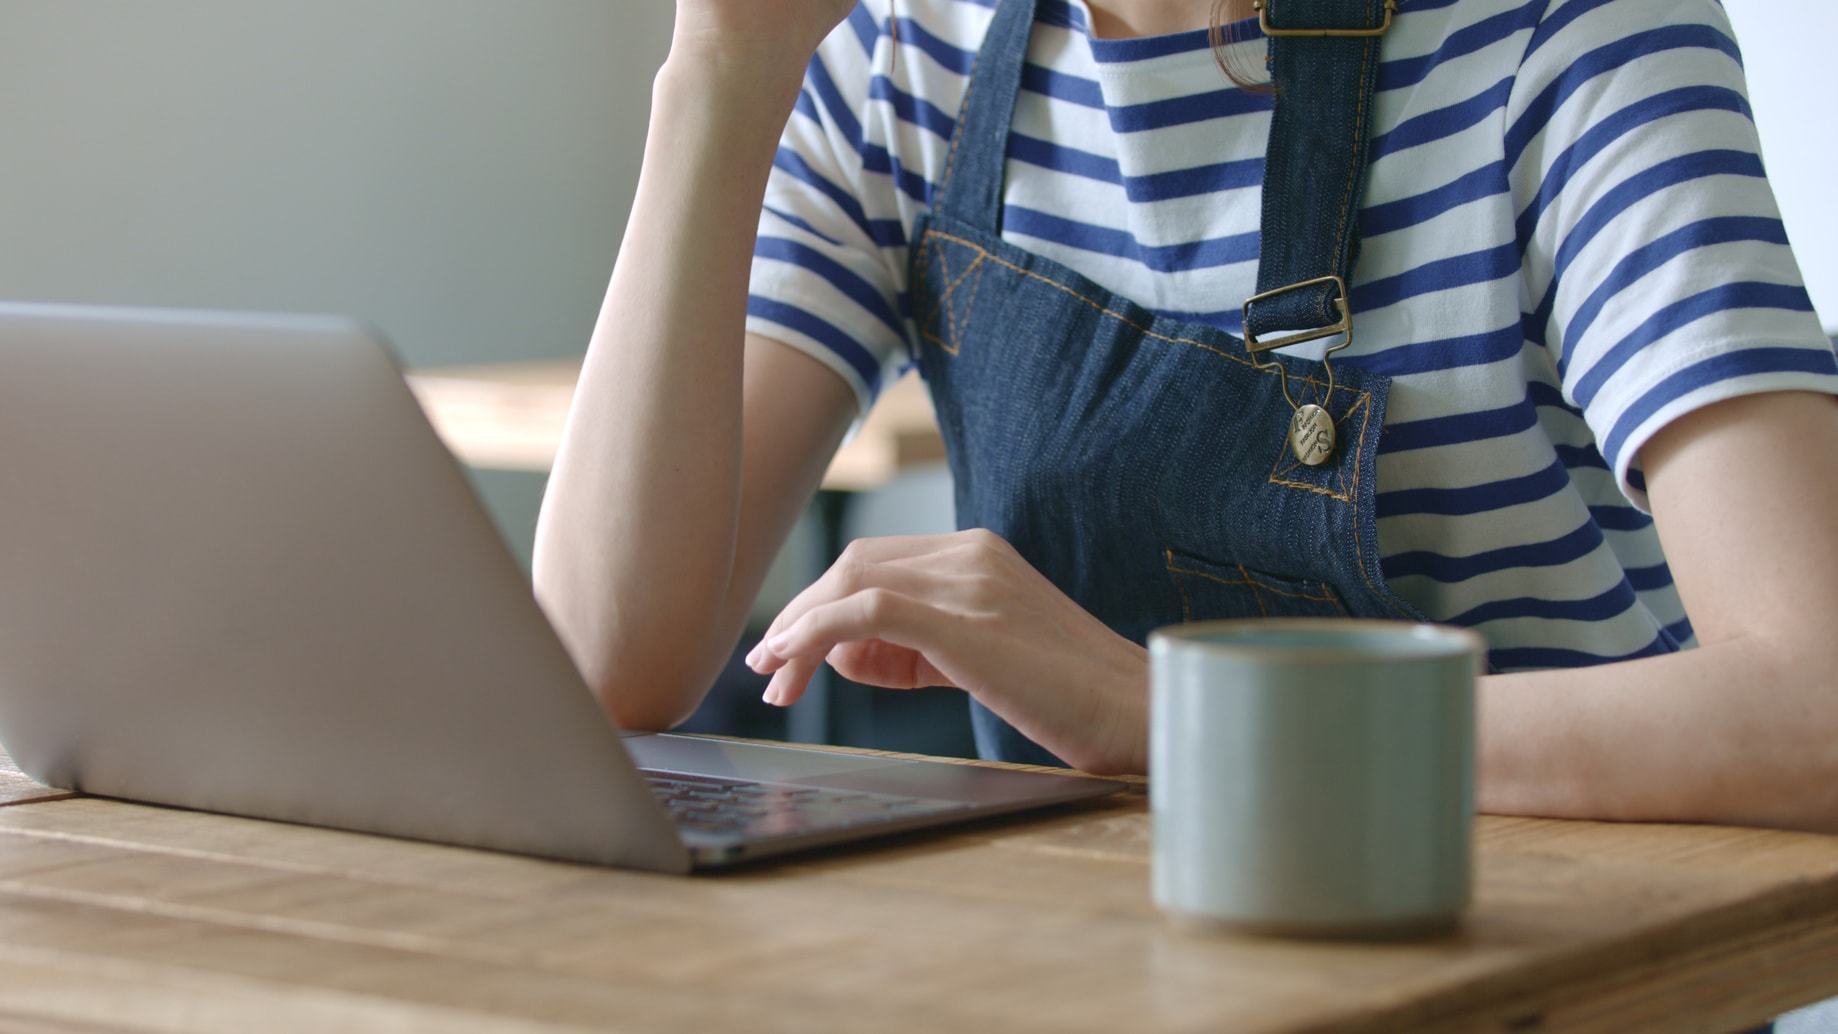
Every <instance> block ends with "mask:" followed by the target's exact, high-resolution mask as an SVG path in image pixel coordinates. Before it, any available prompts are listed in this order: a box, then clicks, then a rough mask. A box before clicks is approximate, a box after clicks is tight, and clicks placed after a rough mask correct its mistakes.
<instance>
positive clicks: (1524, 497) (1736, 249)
mask: <svg viewBox="0 0 1838 1034" xmlns="http://www.w3.org/2000/svg"><path fill="white" fill-rule="evenodd" d="M871 2H872V3H873V10H872V11H871V10H869V9H868V8H865V7H861V8H857V10H856V11H855V13H854V14H853V15H852V16H851V17H850V18H849V19H848V21H847V22H845V23H844V24H843V25H842V26H841V27H840V28H839V29H838V30H837V31H836V33H835V34H834V35H832V36H831V37H830V39H829V40H828V41H826V42H825V43H824V45H823V47H822V48H821V49H820V50H819V52H818V54H817V57H816V59H815V60H814V61H813V62H812V63H811V66H810V70H809V74H808V76H807V78H806V82H805V87H804V91H803V94H802V96H801V97H800V98H799V102H798V106H797V110H796V112H795V113H794V114H793V116H792V118H791V122H790V124H789V125H788V126H787V127H786V131H785V135H784V140H783V144H782V146H781V149H780V151H779V154H778V157H777V160H776V164H775V168H774V170H773V176H772V180H771V183H770V186H769V188H768V193H767V198H766V205H765V211H764V213H763V214H762V217H761V222H760V236H759V244H758V250H757V255H756V260H755V263H754V273H753V283H752V297H751V302H750V307H749V313H750V316H749V321H748V325H749V329H750V330H751V331H753V332H754V333H757V334H761V335H764V336H766V337H770V338H774V339H777V340H780V341H783V342H785V343H787V344H790V345H792V346H793V347H797V348H800V349H802V350H805V351H807V352H809V353H810V354H812V355H814V356H816V357H817V358H818V359H820V360H821V361H823V362H825V363H827V364H829V365H830V366H831V368H833V369H834V370H836V372H837V373H838V374H839V375H840V376H842V377H843V378H844V379H846V380H847V381H848V382H849V383H850V384H851V385H853V386H854V388H855V389H856V391H857V393H858V394H859V396H860V397H861V399H862V402H863V404H864V405H866V404H868V403H869V402H870V401H872V398H873V395H874V392H875V390H876V388H877V387H878V385H879V384H880V383H881V382H882V380H883V378H884V377H885V376H887V375H890V374H891V373H893V372H895V371H897V370H899V369H900V368H902V367H903V366H904V365H905V364H906V363H907V362H908V361H909V360H910V357H911V355H912V352H911V349H912V348H914V347H915V341H916V335H915V333H914V328H913V326H912V323H911V319H910V313H909V306H908V304H907V299H906V294H905V286H906V285H905V282H904V280H905V273H904V271H905V266H906V230H905V228H906V227H909V226H911V225H912V223H913V220H914V218H915V217H916V216H917V214H918V213H919V212H920V211H922V210H924V208H925V207H926V206H927V205H928V204H929V202H930V198H931V192H932V189H933V185H934V184H935V182H936V179H937V177H938V176H939V174H940V172H941V171H942V169H943V165H944V159H945V152H946V149H947V146H948V144H949V140H950V134H951V129H952V125H953V121H954V117H955V112H956V110H957V108H958V104H959V101H960V100H961V98H962V95H963V90H964V86H965V82H966V75H967V74H968V72H969V69H970V65H971V61H972V60H973V58H974V56H975V53H976V49H977V47H978V46H979V45H980V43H981V41H982V36H983V33H984V31H985V29H986V27H987V25H988V22H989V19H990V15H991V8H992V6H993V3H994V0H902V2H901V4H900V5H899V10H900V13H901V15H902V20H901V23H900V25H899V42H898V46H899V50H900V54H899V61H898V66H897V68H893V69H892V71H891V74H890V65H891V59H892V53H893V49H894V46H895V44H894V42H893V40H892V39H891V38H890V37H889V36H888V35H887V33H886V31H885V28H886V26H885V17H886V8H885V5H884V3H882V2H881V0H871ZM1088 24H1089V13H1088V11H1087V10H1086V9H1085V7H1084V5H1083V3H1082V2H1081V0H1070V2H1067V0H1042V2H1041V24H1040V25H1039V26H1037V28H1036V31H1035V35H1034V40H1033V45H1032V50H1031V52H1030V54H1029V65H1028V67H1027V69H1026V72H1025V76H1024V89H1023V93H1022V95H1021V99H1020V101H1019V104H1018V107H1017V110H1016V113H1015V120H1014V126H1013V133H1012V136H1011V138H1010V140H1009V145H1008V153H1009V164H1008V186H1007V195H1006V198H1005V208H1004V215H1003V236H1004V237H1005V238H1007V239H1009V240H1011V241H1014V242H1015V243H1017V244H1019V245H1021V246H1023V247H1025V248H1028V249H1029V250H1031V251H1035V252H1038V253H1040V254H1043V255H1045V256H1048V257H1050V258H1052V259H1055V260H1057V261H1059V262H1061V263H1063V264H1065V265H1067V266H1069V267H1071V268H1073V269H1075V270H1078V271H1079V272H1081V273H1083V274H1085V275H1086V276H1088V277H1090V278H1092V279H1093V280H1096V281H1098V282H1099V283H1101V284H1103V285H1105V286H1106V287H1107V288H1109V289H1111V290H1113V291H1115V292H1117V293H1119V294H1122V295H1125V296H1127V297H1130V298H1133V299H1134V300H1136V301H1137V302H1139V303H1141V304H1143V305H1144V306H1146V307H1148V308H1150V309H1153V310H1155V311H1157V312H1159V313H1164V314H1168V315H1171V316H1175V317H1178V318H1181V319H1188V320H1195V321H1200V322H1206V323H1210V324H1213V325H1215V326H1218V327H1221V328H1223V329H1225V330H1227V331H1229V332H1232V333H1236V332H1237V330H1238V325H1237V324H1238V307H1239V303H1240V302H1241V301H1242V299H1243V298H1244V297H1245V296H1246V295H1247V294H1249V293H1250V292H1251V291H1252V285H1253V284H1254V282H1255V279H1256V264H1257V254H1258V218H1259V194H1260V187H1261V180H1262V172H1263V170H1262V149H1263V142H1264V139H1265V137H1266V136H1267V133H1268V127H1269V115H1270V105H1271V101H1270V98H1269V96H1268V95H1267V94H1263V93H1258V92H1255V91H1246V90H1243V89H1239V88H1237V87H1236V86H1234V85H1233V84H1231V83H1230V82H1229V81H1227V80H1225V79H1224V78H1223V77H1222V76H1221V75H1220V72H1219V70H1218V67H1217V66H1216V65H1215V63H1214V57H1213V54H1212V53H1211V51H1210V49H1209V48H1208V45H1207V37H1206V33H1205V32H1204V31H1198V32H1190V33H1183V34H1179V35H1174V36H1167V37H1157V38H1152V39H1141V40H1101V39H1092V38H1091V37H1090V34H1089V32H1088V30H1087V25H1088ZM1232 29H1233V34H1234V36H1235V37H1236V38H1237V39H1238V40H1239V42H1237V43H1235V44H1233V46H1234V47H1235V48H1242V50H1241V52H1240V53H1236V54H1233V55H1232V60H1233V63H1234V65H1235V66H1236V67H1242V68H1247V69H1256V68H1259V67H1261V62H1262V53H1263V46H1264V44H1263V41H1262V40H1261V39H1258V38H1257V32H1256V26H1255V24H1254V23H1240V24H1238V25H1235V26H1233V27H1232ZM1379 90H1380V93H1379V97H1378V102H1377V103H1378V109H1377V113H1376V118H1375V121H1374V132H1375V136H1374V139H1373V144H1372V147H1373V163H1372V167H1371V173H1370V184H1369V187H1368V190H1367V197H1366V203H1365V208H1364V211H1363V212H1362V214H1361V226H1362V232H1363V234H1364V244H1363V250H1362V252H1361V255H1360V259H1359V263H1358V267H1357V269H1356V270H1355V282H1354V285H1353V287H1352V293H1353V307H1354V311H1355V327H1356V331H1357V338H1356V340H1355V343H1354V345H1353V347H1352V349H1350V350H1349V351H1348V352H1345V353H1342V356H1343V357H1344V361H1346V362H1350V363H1357V364H1360V365H1363V366H1365V367H1367V368H1369V369H1372V370H1374V371H1377V372H1381V373H1384V374H1387V375H1389V376H1391V377H1393V378H1395V381H1394V385H1393V388H1392V400H1391V404H1390V412H1389V414H1388V417H1387V421H1386V428H1385V434H1384V437H1383V439H1382V444H1381V447H1380V450H1381V451H1380V456H1379V480H1378V486H1379V492H1378V504H1377V505H1378V523H1379V541H1380V548H1381V550H1382V553H1383V562H1384V569H1385V572H1386V574H1387V576H1388V577H1389V578H1390V580H1391V582H1392V585H1393V587H1394V588H1395V589H1396V590H1397V591H1398V592H1399V594H1400V595H1402V596H1404V597H1405V598H1407V599H1409V600H1410V601H1411V602H1413V603H1415V604H1416V605H1417V606H1418V607H1419V608H1421V609H1422V610H1423V611H1424V612H1425V613H1427V614H1429V615H1430V616H1432V617H1434V618H1437V619H1439V620H1444V621H1451V622H1454V623H1457V624H1463V625H1469V626H1473V627H1475V628H1477V629H1479V630H1480V631H1481V632H1482V633H1483V634H1484V635H1486V637H1487V638H1488V641H1489V642H1490V644H1491V645H1492V648H1493V650H1492V658H1491V659H1492V662H1493V664H1494V666H1495V668H1496V669H1499V670H1511V669H1518V668H1534V667H1551V666H1565V665H1577V664H1588V663H1597V662H1601V661H1608V660H1616V659H1622V658H1627V657H1635V656H1642V655H1647V654H1654V653H1663V652H1667V651H1671V650H1675V649H1678V648H1680V647H1681V646H1684V645H1688V644H1690V643H1691V641H1692V634H1691V626H1690V623H1689V621H1688V620H1687V619H1686V616H1685V613H1684V611H1683V608H1682V606H1681V604H1680V602H1679V600H1678V597H1677V594H1676V593H1675V592H1674V590H1673V586H1672V579H1671V576H1670V574H1669V572H1668V571H1667V569H1666V565H1665V558H1664V556H1663V555H1662V554H1661V552H1660V547H1659V540H1658V536H1657V535H1656V534H1655V532H1654V529H1653V525H1652V521H1651V519H1650V518H1649V517H1648V516H1647V515H1646V514H1645V513H1644V512H1643V507H1644V504H1645V495H1644V491H1643V482H1642V479H1641V476H1640V471H1639V467H1638V464H1637V462H1636V459H1637V455H1638V453H1639V451H1640V447H1641V446H1642V444H1644V443H1645V442H1646V440H1647V439H1648V438H1649V437H1650V436H1651V435H1652V434H1653V432H1654V431H1656V430H1657V429H1658V428H1660V427H1661V426H1663V425H1664V424H1665V423H1666V422H1668V421H1670V420H1672V419H1674V418H1675V417H1677V416H1679V415H1680V414H1682V413H1685V412H1687V411H1689V410H1691V409H1694V408H1697V407H1700V406H1703V405H1705V404H1707V403H1710V402H1713V401H1716V400H1720V399H1725V398H1730V397H1733V396H1737V395H1742V394H1747V393H1752V392H1762V391H1772V390H1778V389H1787V388H1795V389H1810V390H1815V391H1824V392H1838V365H1835V363H1834V359H1833V352H1832V346H1831V343H1830V342H1829V341H1828V340H1827V339H1826V337H1825V336H1824V334H1823V333H1822V332H1821V330H1820V325H1819V321H1818V319H1817V317H1816V316H1815V315H1814V314H1813V312H1812V308H1811V303H1810V301H1809V300H1808V298H1807V295H1806V293H1805V291H1804V290H1803V288H1802V286H1801V281H1800V277H1799V273H1798V270H1797V268H1796V266H1795V264H1794V261H1793V257H1792V255H1791V253H1790V252H1789V250H1788V248H1787V243H1786V236H1785V233H1784V231H1783V230H1782V227H1781V223H1780V219H1779V215H1778V213H1777V210H1776V208H1775V204H1774V200H1773V196H1772V194H1771V193H1770V192H1769V189H1768V185H1767V181H1766V180H1765V179H1764V178H1763V175H1762V167H1761V161H1760V158H1759V156H1758V146H1757V142H1756V137H1755V132H1754V126H1753V122H1752V120H1751V118H1750V113H1749V109H1748V102H1747V100H1746V99H1745V96H1744V91H1743V82H1742V70H1741V63H1740V57H1739V55H1738V53H1737V50H1736V46H1735V44H1734V42H1733V40H1732V37H1731V33H1730V29H1729V25H1728V23H1727V21H1726V20H1725V18H1724V15H1723V11H1722V8H1721V7H1720V6H1719V5H1718V4H1717V3H1716V2H1715V0H1402V3H1401V5H1400V13H1399V16H1398V19H1397V22H1396V24H1395V26H1394V28H1393V29H1392V31H1391V33H1390V34H1389V35H1388V36H1387V37H1386V39H1385V42H1384V64H1383V66H1382V68H1381V69H1380V74H1379ZM1309 347H1311V346H1302V348H1303V349H1307V348H1309ZM1312 347H1316V348H1318V347H1320V346H1318V345H1317V346H1312Z"/></svg>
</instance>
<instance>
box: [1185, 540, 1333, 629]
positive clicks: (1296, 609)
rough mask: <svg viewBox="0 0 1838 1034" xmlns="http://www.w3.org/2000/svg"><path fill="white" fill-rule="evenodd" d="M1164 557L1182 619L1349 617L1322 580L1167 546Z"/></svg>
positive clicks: (1331, 589) (1329, 586)
mask: <svg viewBox="0 0 1838 1034" xmlns="http://www.w3.org/2000/svg"><path fill="white" fill-rule="evenodd" d="M1166 557H1167V564H1168V576H1169V577H1170V578H1172V579H1174V587H1175V588H1176V589H1178V590H1180V594H1181V619H1182V620H1183V621H1211V620H1216V619H1221V618H1260V617H1262V618H1279V617H1289V618H1297V617H1323V618H1344V617H1347V616H1349V615H1348V613H1347V608H1346V605H1345V604H1343V603H1341V601H1340V594H1339V593H1337V592H1335V591H1334V587H1333V586H1331V585H1329V584H1328V583H1326V582H1324V581H1319V580H1315V579H1308V578H1285V577H1283V576H1282V575H1275V574H1270V573H1268V572H1265V571H1258V570H1255V569H1253V568H1249V567H1246V566H1245V565H1243V564H1222V563H1219V562H1217V561H1213V560H1205V559H1202V558H1200V557H1197V556H1194V555H1193V554H1191V553H1181V552H1177V551H1175V550H1172V549H1170V550H1167V551H1166Z"/></svg>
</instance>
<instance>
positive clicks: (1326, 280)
mask: <svg viewBox="0 0 1838 1034" xmlns="http://www.w3.org/2000/svg"><path fill="white" fill-rule="evenodd" d="M1326 284H1333V285H1334V308H1336V309H1338V310H1340V319H1339V320H1338V321H1336V322H1334V323H1330V324H1328V325H1327V326H1325V327H1316V328H1315V329H1313V330H1302V331H1297V332H1296V333H1294V334H1284V335H1283V336H1282V337H1279V338H1274V339H1269V340H1264V341H1259V340H1258V339H1257V335H1256V334H1254V333H1252V332H1251V307H1252V306H1253V305H1256V304H1257V303H1258V302H1262V301H1269V300H1270V299H1272V298H1275V297H1276V296H1278V295H1283V294H1288V293H1289V292H1291V291H1301V290H1305V289H1307V288H1310V287H1321V286H1323V285H1326ZM1243 313H1244V350H1245V351H1247V352H1249V353H1251V357H1252V358H1253V359H1256V358H1257V356H1258V355H1260V354H1261V353H1264V352H1268V351H1270V350H1272V349H1276V348H1286V347H1288V346H1290V345H1299V344H1301V343H1302V342H1304V341H1316V340H1319V339H1321V338H1324V337H1332V336H1334V335H1335V334H1345V335H1346V336H1347V339H1346V340H1345V341H1342V342H1341V343H1340V344H1338V345H1335V346H1334V347H1332V348H1330V349H1328V351H1330V352H1338V351H1340V350H1341V349H1343V348H1345V347H1347V346H1348V345H1350V344H1352V343H1353V314H1352V312H1351V311H1350V310H1349V309H1348V308H1347V282H1346V281H1345V280H1342V279H1341V278H1340V277H1338V276H1334V275H1329V276H1318V277H1315V278H1314V279H1313V280H1303V281H1300V282H1298V283H1293V284H1289V285H1287V286H1284V287H1278V288H1274V289H1272V290H1269V291H1264V292H1262V293H1260V294H1254V295H1252V296H1251V297H1249V298H1246V299H1245V301H1244V310H1243Z"/></svg>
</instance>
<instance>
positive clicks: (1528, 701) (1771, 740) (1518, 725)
mask: <svg viewBox="0 0 1838 1034" xmlns="http://www.w3.org/2000/svg"><path fill="white" fill-rule="evenodd" d="M1834 662H1838V651H1833V650H1831V649H1828V648H1823V647H1812V648H1800V649H1798V650H1796V649H1795V648H1794V647H1793V646H1792V645H1790V644H1787V643H1782V642H1774V641H1768V640H1765V639H1760V638H1735V639H1726V640H1722V641H1719V642H1714V643H1710V644H1707V645H1705V646H1703V647H1700V648H1699V649H1696V650H1689V651H1685V652H1683V653H1675V654H1669V655H1665V656H1660V657H1650V658H1645V659H1642V660H1638V661H1626V662H1622V663H1618V664H1605V665H1601V666H1599V667H1593V668H1574V669H1562V670H1552V671H1537V672H1523V673H1518V674H1511V675H1494V676H1489V677H1487V678H1484V679H1482V680H1481V696H1480V751H1479V767H1480V772H1479V779H1478V782H1479V796H1480V799H1479V803H1480V808H1481V810H1482V811H1486V812H1493V813H1504V814H1516V815H1541V816H1550V817H1560V818H1593V819H1620V820H1631V821H1661V822H1718V823H1729V824H1733V825H1748V826H1779V827H1786V828H1795V829H1814V830H1821V831H1826V832H1838V738H1834V737H1833V736H1832V735H1831V730H1832V729H1833V728H1834V727H1838V722H1835V721H1834V719H1835V718H1838V664H1835V663H1834Z"/></svg>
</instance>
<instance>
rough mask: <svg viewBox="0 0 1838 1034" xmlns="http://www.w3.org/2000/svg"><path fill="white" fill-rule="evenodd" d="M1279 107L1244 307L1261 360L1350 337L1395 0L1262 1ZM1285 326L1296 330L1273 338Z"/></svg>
mask: <svg viewBox="0 0 1838 1034" xmlns="http://www.w3.org/2000/svg"><path fill="white" fill-rule="evenodd" d="M1254 6H1255V7H1256V8H1257V11H1258V18H1259V23H1260V26H1261V28H1262V29H1263V32H1264V35H1265V36H1267V37H1269V41H1270V42H1269V47H1270V59H1269V60H1270V72H1271V78H1272V79H1273V81H1274V83H1275V87H1276V110H1275V111H1274V112H1273V113H1272V115H1271V119H1270V142H1269V145H1268V147H1267V148H1266V151H1265V157H1264V194H1263V229H1262V235H1261V236H1262V250H1261V253H1260V254H1259V256H1258V265H1257V292H1258V293H1257V294H1256V295H1253V296H1252V297H1251V298H1250V299H1249V300H1247V301H1246V302H1245V305H1244V331H1245V346H1246V348H1247V349H1248V350H1249V351H1250V352H1251V353H1252V354H1253V355H1254V356H1255V355H1258V354H1260V353H1262V352H1266V351H1268V350H1270V349H1274V348H1281V347H1283V346H1284V345H1291V344H1296V343H1299V342H1301V341H1310V340H1314V339H1316V338H1322V337H1328V336H1330V335H1333V334H1337V333H1348V334H1349V335H1350V333H1351V326H1352V316H1351V308H1350V305H1351V302H1350V300H1349V299H1348V298H1347V282H1348V280H1349V279H1350V276H1351V273H1352V269H1353V261H1354V259H1355V258H1356V257H1357V256H1358V254H1359V229H1358V222H1359V209H1360V202H1361V200H1362V198H1363V197H1364V195H1365V187H1366V164H1367V160H1368V155H1369V150H1370V141H1371V132H1372V107H1373V95H1374V93H1375V92H1376V90H1377V86H1378V66H1379V40H1380V39H1381V37H1383V35H1384V33H1385V31H1386V30H1387V29H1389V28H1390V27H1391V19H1392V15H1393V14H1394V13H1395V11H1396V7H1397V0H1256V3H1255V5H1254ZM1279 330H1287V331H1293V332H1294V333H1290V334H1287V335H1284V336H1282V337H1272V336H1270V335H1272V334H1274V333H1275V332H1276V331H1279Z"/></svg>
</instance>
